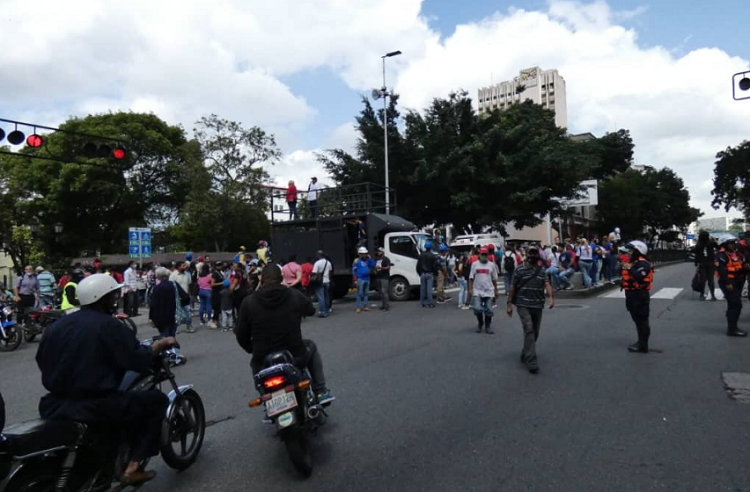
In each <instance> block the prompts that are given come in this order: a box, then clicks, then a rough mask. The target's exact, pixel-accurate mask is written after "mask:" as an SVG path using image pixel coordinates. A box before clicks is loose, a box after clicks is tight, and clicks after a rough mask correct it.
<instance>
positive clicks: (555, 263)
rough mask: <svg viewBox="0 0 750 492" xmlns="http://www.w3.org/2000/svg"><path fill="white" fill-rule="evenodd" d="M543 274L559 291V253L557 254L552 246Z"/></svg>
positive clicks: (555, 248)
mask: <svg viewBox="0 0 750 492" xmlns="http://www.w3.org/2000/svg"><path fill="white" fill-rule="evenodd" d="M545 274H546V275H547V276H548V277H551V278H552V286H553V287H554V288H555V289H557V290H560V253H558V252H557V246H552V249H551V250H550V254H549V257H548V258H547V270H546V271H545Z"/></svg>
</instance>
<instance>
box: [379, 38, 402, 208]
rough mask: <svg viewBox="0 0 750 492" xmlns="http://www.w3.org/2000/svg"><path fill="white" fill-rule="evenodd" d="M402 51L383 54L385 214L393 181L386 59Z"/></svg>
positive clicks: (389, 206) (388, 205) (389, 204)
mask: <svg viewBox="0 0 750 492" xmlns="http://www.w3.org/2000/svg"><path fill="white" fill-rule="evenodd" d="M400 54H401V52H400V51H391V52H390V53H386V54H385V55H383V56H382V58H383V89H382V93H383V142H384V145H383V147H384V153H385V214H386V215H391V189H390V186H391V183H390V175H389V173H388V87H387V86H386V85H385V59H386V58H390V57H392V56H398V55H400Z"/></svg>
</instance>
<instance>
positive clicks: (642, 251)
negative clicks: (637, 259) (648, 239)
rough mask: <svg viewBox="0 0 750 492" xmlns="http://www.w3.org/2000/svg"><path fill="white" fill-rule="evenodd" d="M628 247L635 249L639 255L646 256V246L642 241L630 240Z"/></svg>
mask: <svg viewBox="0 0 750 492" xmlns="http://www.w3.org/2000/svg"><path fill="white" fill-rule="evenodd" d="M628 248H633V249H637V250H638V252H639V253H640V254H641V256H646V254H647V253H648V246H646V243H644V242H643V241H630V242H629V243H628Z"/></svg>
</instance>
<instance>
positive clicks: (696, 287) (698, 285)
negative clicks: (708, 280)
mask: <svg viewBox="0 0 750 492" xmlns="http://www.w3.org/2000/svg"><path fill="white" fill-rule="evenodd" d="M692 288H693V291H694V292H700V293H703V275H701V272H700V270H698V271H697V272H695V275H694V276H693V283H692Z"/></svg>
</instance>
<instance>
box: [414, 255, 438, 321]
mask: <svg viewBox="0 0 750 492" xmlns="http://www.w3.org/2000/svg"><path fill="white" fill-rule="evenodd" d="M437 266H438V265H437V258H436V257H435V254H434V253H433V252H432V243H431V242H429V241H427V242H426V243H425V244H424V252H422V254H420V255H419V259H418V260H417V273H418V274H419V279H420V281H421V285H420V289H419V305H420V306H422V307H431V308H434V307H435V303H434V302H432V285H433V282H434V280H435V273H436V272H437Z"/></svg>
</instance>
